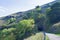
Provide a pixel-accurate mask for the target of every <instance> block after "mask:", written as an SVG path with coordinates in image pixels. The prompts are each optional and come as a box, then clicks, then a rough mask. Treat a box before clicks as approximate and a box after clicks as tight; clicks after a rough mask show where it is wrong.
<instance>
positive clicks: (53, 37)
mask: <svg viewBox="0 0 60 40" xmlns="http://www.w3.org/2000/svg"><path fill="white" fill-rule="evenodd" d="M46 35H47V36H48V37H49V39H50V40H60V36H57V35H55V34H51V33H46Z"/></svg>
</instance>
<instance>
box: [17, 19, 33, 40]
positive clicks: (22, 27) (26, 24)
mask: <svg viewBox="0 0 60 40" xmlns="http://www.w3.org/2000/svg"><path fill="white" fill-rule="evenodd" d="M33 29H34V20H33V19H28V20H22V21H20V22H19V23H18V25H17V32H18V34H17V36H18V38H17V40H20V39H21V40H22V39H23V37H24V35H26V33H28V34H29V33H31V32H32V30H33ZM26 36H27V35H26Z"/></svg>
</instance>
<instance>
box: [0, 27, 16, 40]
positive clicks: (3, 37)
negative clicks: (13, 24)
mask: <svg viewBox="0 0 60 40" xmlns="http://www.w3.org/2000/svg"><path fill="white" fill-rule="evenodd" d="M15 31H16V28H9V29H3V30H1V31H0V40H16V38H15V36H16V35H14V33H15Z"/></svg>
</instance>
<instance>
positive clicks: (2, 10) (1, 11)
mask: <svg viewBox="0 0 60 40" xmlns="http://www.w3.org/2000/svg"><path fill="white" fill-rule="evenodd" d="M6 13H8V9H7V8H4V7H2V6H0V17H1V16H5V14H6Z"/></svg>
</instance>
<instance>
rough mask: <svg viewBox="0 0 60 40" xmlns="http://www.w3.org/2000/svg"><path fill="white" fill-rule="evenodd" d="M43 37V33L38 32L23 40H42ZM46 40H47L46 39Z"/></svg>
mask: <svg viewBox="0 0 60 40" xmlns="http://www.w3.org/2000/svg"><path fill="white" fill-rule="evenodd" d="M43 36H44V35H43V33H42V32H40V33H36V34H35V35H32V36H30V37H28V38H26V39H25V40H43ZM46 40H49V39H48V37H46Z"/></svg>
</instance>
